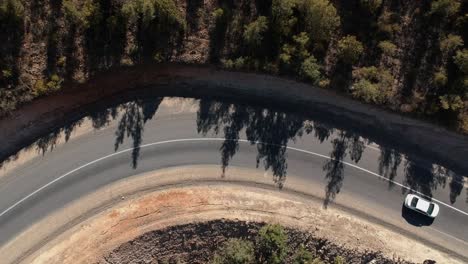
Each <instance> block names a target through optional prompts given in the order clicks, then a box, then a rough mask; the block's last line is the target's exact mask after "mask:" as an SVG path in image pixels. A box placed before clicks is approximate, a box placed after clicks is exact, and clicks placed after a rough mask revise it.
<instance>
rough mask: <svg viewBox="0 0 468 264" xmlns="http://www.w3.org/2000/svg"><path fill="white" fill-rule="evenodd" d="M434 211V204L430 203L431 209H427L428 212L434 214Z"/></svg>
mask: <svg viewBox="0 0 468 264" xmlns="http://www.w3.org/2000/svg"><path fill="white" fill-rule="evenodd" d="M432 211H434V204H432V203H431V205H429V209H428V210H427V213H428V214H432Z"/></svg>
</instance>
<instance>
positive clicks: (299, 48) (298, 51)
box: [279, 32, 310, 72]
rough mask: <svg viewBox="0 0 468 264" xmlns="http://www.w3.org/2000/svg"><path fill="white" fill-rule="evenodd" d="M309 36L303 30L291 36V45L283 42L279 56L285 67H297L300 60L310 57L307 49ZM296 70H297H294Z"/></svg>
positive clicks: (300, 62)
mask: <svg viewBox="0 0 468 264" xmlns="http://www.w3.org/2000/svg"><path fill="white" fill-rule="evenodd" d="M308 46H309V36H308V35H307V33H305V32H301V33H299V34H297V35H295V36H293V45H291V44H284V45H283V47H282V52H281V54H280V56H279V58H280V61H281V62H282V63H283V64H284V65H286V66H287V67H292V68H293V69H294V68H298V67H300V65H301V64H302V62H303V61H304V60H305V59H307V58H309V57H310V52H309V51H308V49H307V48H308ZM296 72H297V71H296Z"/></svg>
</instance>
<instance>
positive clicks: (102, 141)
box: [0, 106, 468, 262]
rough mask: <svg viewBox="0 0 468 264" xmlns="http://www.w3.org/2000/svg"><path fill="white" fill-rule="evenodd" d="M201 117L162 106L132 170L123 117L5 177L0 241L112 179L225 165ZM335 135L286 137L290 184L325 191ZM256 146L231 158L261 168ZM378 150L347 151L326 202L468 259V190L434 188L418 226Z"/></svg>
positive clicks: (0, 184) (0, 191)
mask: <svg viewBox="0 0 468 264" xmlns="http://www.w3.org/2000/svg"><path fill="white" fill-rule="evenodd" d="M196 120H197V115H196V113H195V112H194V111H193V109H191V110H188V111H187V110H184V111H179V112H178V113H174V109H173V108H172V106H165V107H161V108H160V109H159V110H158V115H157V118H154V119H153V120H150V121H148V122H147V123H146V125H145V127H144V132H143V133H144V136H143V141H142V145H141V150H140V153H139V158H138V165H137V167H136V168H135V169H134V168H133V167H132V164H131V153H132V144H131V143H132V142H131V141H130V140H127V141H124V143H123V144H122V145H121V146H120V148H119V150H118V151H117V152H115V151H114V148H115V140H116V134H115V130H116V127H117V125H118V124H117V123H116V122H113V123H111V124H110V125H109V126H107V127H106V128H104V129H101V130H98V131H94V132H91V133H86V134H85V135H82V136H79V137H76V138H73V139H72V140H70V141H69V142H68V143H66V144H63V145H59V146H56V148H55V149H54V150H53V151H52V152H50V153H46V154H45V155H44V156H40V157H37V158H34V159H32V160H30V161H28V162H26V163H25V164H23V165H20V166H18V167H16V168H15V169H14V170H12V171H9V172H8V173H7V174H5V175H3V176H0V247H1V246H2V245H4V244H5V243H6V242H8V241H9V240H10V239H12V238H13V237H15V236H16V235H17V234H19V233H20V232H21V231H22V230H24V229H25V228H27V227H28V226H30V225H31V224H33V223H34V222H35V221H37V220H39V219H41V218H43V217H45V216H47V215H48V214H50V213H51V212H53V211H55V210H59V209H60V208H62V207H63V206H64V205H66V204H67V203H69V202H71V201H74V200H76V199H78V198H79V197H81V196H83V195H85V194H87V193H89V192H92V191H93V190H95V189H97V188H99V187H102V186H104V185H106V184H109V183H111V182H114V181H117V180H121V179H125V178H126V177H129V176H132V175H136V174H141V173H143V172H147V171H152V170H155V169H161V168H167V167H174V166H182V165H193V164H198V165H203V164H220V161H221V155H220V147H221V144H222V143H223V140H222V139H221V138H220V135H217V134H213V133H208V134H207V135H206V136H205V137H204V136H203V135H201V134H199V133H197V129H196V128H197V123H196ZM335 136H336V133H335ZM333 138H334V136H331V137H330V138H329V139H327V140H325V141H324V142H322V143H321V142H320V141H319V140H318V139H317V138H316V137H314V136H312V135H304V136H302V137H301V138H299V139H297V140H296V141H295V142H293V141H290V142H289V143H288V149H287V173H288V175H290V176H286V180H285V184H284V187H285V188H291V189H297V190H300V191H303V192H307V193H310V194H312V195H315V196H319V197H324V195H325V187H326V186H327V183H328V182H327V178H326V177H325V173H326V172H324V164H325V163H326V162H327V161H329V156H330V152H331V151H332V143H331V140H332V139H333ZM257 152H258V149H257V146H255V145H251V144H250V143H248V142H247V141H242V140H241V142H240V143H239V149H238V150H237V152H236V154H235V155H234V157H233V158H232V160H231V161H230V165H233V166H237V167H246V168H252V169H257V170H262V171H263V168H262V161H261V163H260V168H257V162H256V159H257V154H258V153H257ZM379 157H380V152H379V150H378V149H377V148H375V147H372V146H368V147H366V148H365V150H364V152H363V153H362V157H361V159H360V162H359V163H358V164H356V163H355V162H353V161H352V160H350V159H349V158H345V160H344V161H345V162H346V163H347V164H345V166H344V174H343V175H344V181H343V185H342V187H341V189H340V192H339V193H337V194H336V198H335V200H334V202H332V203H331V204H330V205H329V206H334V204H333V203H337V204H339V205H342V206H345V207H348V208H350V209H351V210H357V211H359V212H362V213H363V214H365V215H367V216H368V217H369V218H371V219H373V220H376V221H383V222H385V223H386V224H387V225H388V226H389V227H391V228H393V229H394V230H396V231H398V232H404V233H405V234H408V235H411V236H413V237H415V238H418V239H421V240H422V241H424V242H426V243H432V244H433V245H435V246H437V247H438V248H439V249H444V250H446V252H449V253H451V254H453V255H456V256H457V257H459V258H463V259H464V261H467V262H468V228H467V227H468V204H467V203H466V193H465V192H462V194H461V195H460V196H459V197H458V198H457V201H456V202H455V203H454V204H451V203H450V200H449V197H450V193H449V188H448V187H446V188H438V189H437V190H435V191H433V197H434V199H436V200H437V201H439V203H440V204H441V211H440V215H439V217H437V219H435V221H434V222H433V223H432V224H431V225H429V226H422V227H418V226H415V225H413V224H411V223H409V222H408V220H407V219H405V218H404V217H402V202H403V199H404V195H405V194H403V191H402V187H401V184H402V183H403V177H402V175H403V169H402V168H401V166H400V168H399V169H398V175H397V177H395V179H394V182H393V183H392V184H389V182H388V180H386V179H383V178H382V177H380V176H379V175H378V174H377V172H378V164H379ZM228 169H229V167H228ZM221 174H222V172H221V168H220V175H221ZM291 175H294V176H291ZM447 182H449V181H447ZM403 189H404V188H403ZM279 191H280V190H279ZM383 222H381V223H383Z"/></svg>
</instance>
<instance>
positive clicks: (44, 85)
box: [32, 74, 63, 97]
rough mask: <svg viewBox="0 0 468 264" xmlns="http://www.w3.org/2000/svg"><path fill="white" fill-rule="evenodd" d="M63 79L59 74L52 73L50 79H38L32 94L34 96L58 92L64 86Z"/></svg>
mask: <svg viewBox="0 0 468 264" xmlns="http://www.w3.org/2000/svg"><path fill="white" fill-rule="evenodd" d="M62 83H63V79H62V78H60V77H59V76H58V75H57V74H52V75H51V76H50V78H49V81H47V82H46V81H44V80H42V79H41V80H38V81H37V82H36V83H35V84H34V89H33V91H32V94H33V96H34V97H37V96H41V95H45V94H49V93H51V92H56V91H58V90H60V89H61V88H62Z"/></svg>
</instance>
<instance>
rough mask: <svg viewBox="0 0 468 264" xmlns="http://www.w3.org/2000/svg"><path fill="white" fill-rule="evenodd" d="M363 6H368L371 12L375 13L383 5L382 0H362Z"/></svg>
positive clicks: (367, 8)
mask: <svg viewBox="0 0 468 264" xmlns="http://www.w3.org/2000/svg"><path fill="white" fill-rule="evenodd" d="M360 2H361V6H363V7H364V8H366V10H368V11H369V12H370V13H371V14H373V15H375V14H376V13H377V11H379V8H380V6H382V0H361V1H360Z"/></svg>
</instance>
